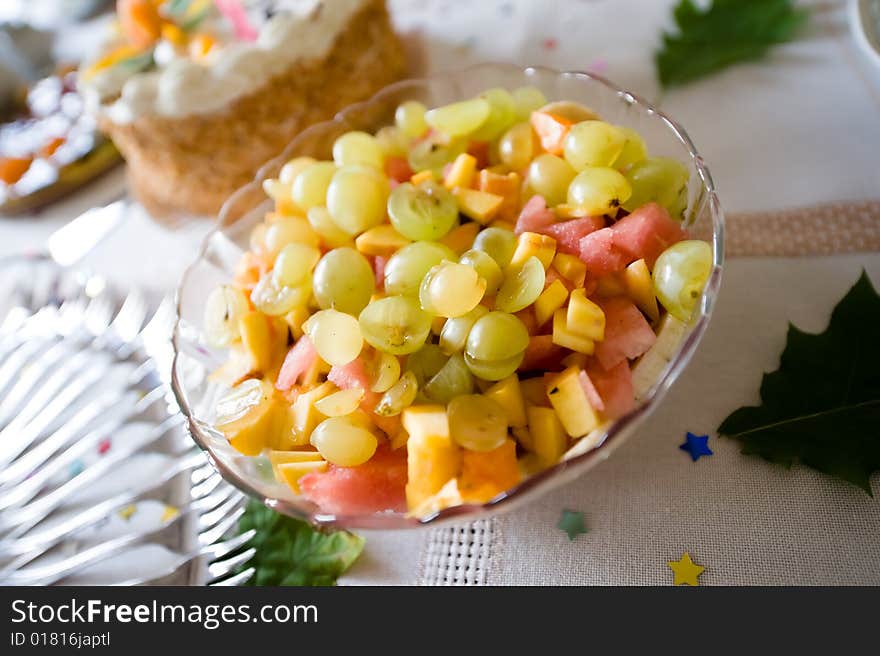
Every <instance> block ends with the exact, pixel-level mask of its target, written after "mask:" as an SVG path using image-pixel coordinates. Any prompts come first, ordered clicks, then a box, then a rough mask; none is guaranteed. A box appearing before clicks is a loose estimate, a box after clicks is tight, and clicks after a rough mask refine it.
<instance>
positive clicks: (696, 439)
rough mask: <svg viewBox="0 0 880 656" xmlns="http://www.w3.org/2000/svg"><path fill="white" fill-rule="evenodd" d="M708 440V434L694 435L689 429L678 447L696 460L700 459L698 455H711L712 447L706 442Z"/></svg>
mask: <svg viewBox="0 0 880 656" xmlns="http://www.w3.org/2000/svg"><path fill="white" fill-rule="evenodd" d="M708 441H709V436H708V435H694V434H693V433H691V432H690V431H688V433H687V436H686V437H685V441H684V444H682V445H681V446H679V447H678V448H679V449H681V450H682V451H687V452H688V453H689V454H690V456H691V460H693V461H694V462H696V461H697V460H699V459H700V456H711V455H712V449H710V448H709V445H708V444H707V443H708Z"/></svg>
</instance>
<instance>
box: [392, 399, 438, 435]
mask: <svg viewBox="0 0 880 656" xmlns="http://www.w3.org/2000/svg"><path fill="white" fill-rule="evenodd" d="M401 421H402V422H403V427H404V429H405V430H406V432H407V433H409V434H410V435H434V436H436V437H449V419H448V417H447V416H446V408H445V407H443V406H442V405H413V406H410V407H409V408H406V409H405V410H404V411H403V413H402V415H401Z"/></svg>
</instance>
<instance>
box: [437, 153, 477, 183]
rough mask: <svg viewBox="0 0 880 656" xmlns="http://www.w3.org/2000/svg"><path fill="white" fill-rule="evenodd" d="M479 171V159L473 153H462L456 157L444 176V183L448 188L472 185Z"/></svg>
mask: <svg viewBox="0 0 880 656" xmlns="http://www.w3.org/2000/svg"><path fill="white" fill-rule="evenodd" d="M476 172H477V159H476V158H475V157H474V156H473V155H468V154H467V153H462V154H461V155H459V156H458V157H456V158H455V161H454V162H452V165H451V166H450V167H449V171H448V172H447V174H446V176H445V177H444V178H443V185H444V186H445V187H446V188H447V189H454V188H455V187H470V186H471V185H472V184H473V181H474V175H476Z"/></svg>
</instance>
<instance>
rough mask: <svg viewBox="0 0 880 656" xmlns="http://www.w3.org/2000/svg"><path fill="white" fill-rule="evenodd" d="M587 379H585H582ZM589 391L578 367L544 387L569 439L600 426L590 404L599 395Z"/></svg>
mask: <svg viewBox="0 0 880 656" xmlns="http://www.w3.org/2000/svg"><path fill="white" fill-rule="evenodd" d="M584 379H586V380H584ZM588 385H589V388H592V384H591V383H590V382H589V378H588V377H587V376H586V373H585V372H584V371H583V370H581V369H578V368H577V367H569V368H568V369H566V370H565V371H563V372H562V373H561V374H559V375H557V376H553V377H551V378H550V380H549V381H548V384H547V398H549V399H550V405H552V406H553V409H554V410H555V411H556V414H557V415H558V416H559V420H560V421H561V422H562V425H563V427H564V428H565V432H566V433H568V434H569V435H570V436H571V437H581V436H583V435H586V434H587V433H589V432H590V431H591V430H593V429H594V428H596V426H598V425H599V417H598V415H597V414H596V409H595V408H594V407H593V402H591V400H590V396H593V397H594V398H593V401H595V400H596V398H597V397H598V394H597V393H596V392H595V390H594V389H592V390H591V392H590V394H588V393H587V391H588V387H587V386H588Z"/></svg>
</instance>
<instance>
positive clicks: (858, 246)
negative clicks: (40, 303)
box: [417, 200, 880, 585]
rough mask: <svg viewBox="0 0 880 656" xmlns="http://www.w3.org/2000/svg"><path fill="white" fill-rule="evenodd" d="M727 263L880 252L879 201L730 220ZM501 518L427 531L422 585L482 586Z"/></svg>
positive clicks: (742, 215)
mask: <svg viewBox="0 0 880 656" xmlns="http://www.w3.org/2000/svg"><path fill="white" fill-rule="evenodd" d="M726 228H727V241H726V248H725V252H726V255H727V256H728V257H747V256H772V257H803V256H821V255H837V254H843V253H865V252H880V200H873V201H863V202H852V203H826V204H823V205H817V206H812V207H807V208H800V209H792V210H782V211H776V212H749V213H734V214H729V215H728V216H727V220H726ZM502 525H503V522H502V521H499V520H498V519H497V518H495V519H489V520H480V521H477V522H473V523H470V524H464V525H461V526H451V527H443V528H437V529H433V530H431V531H429V532H428V533H427V535H426V539H425V543H424V546H423V549H422V554H421V558H420V560H419V565H418V572H417V582H418V583H419V584H421V585H484V584H485V583H486V582H487V581H488V580H490V579H489V573H490V572H491V571H492V570H493V560H494V558H495V556H496V555H497V553H498V551H499V549H498V548H497V547H498V545H500V544H501V542H502V541H503V535H502Z"/></svg>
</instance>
